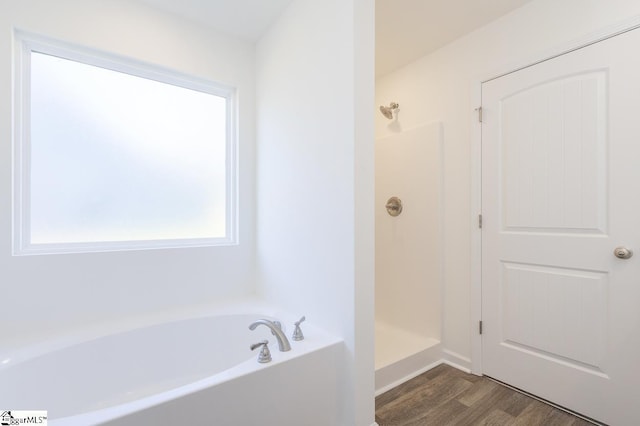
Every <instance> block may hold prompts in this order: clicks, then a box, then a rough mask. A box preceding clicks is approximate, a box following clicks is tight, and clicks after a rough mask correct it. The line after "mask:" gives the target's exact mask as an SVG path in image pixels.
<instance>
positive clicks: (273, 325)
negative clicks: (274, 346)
mask: <svg viewBox="0 0 640 426" xmlns="http://www.w3.org/2000/svg"><path fill="white" fill-rule="evenodd" d="M260 324H262V325H266V326H267V327H269V328H270V329H271V334H273V335H274V336H276V340H277V341H278V349H280V352H287V351H290V350H291V345H290V344H289V340H288V339H287V336H285V335H284V333H283V332H282V329H281V328H280V327H278V325H277V322H276V321H270V320H268V319H264V318H263V319H259V320H257V321H254V322H253V323H251V325H250V326H249V330H255V329H256V327H257V326H259V325H260Z"/></svg>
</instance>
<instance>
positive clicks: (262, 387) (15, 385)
mask: <svg viewBox="0 0 640 426" xmlns="http://www.w3.org/2000/svg"><path fill="white" fill-rule="evenodd" d="M265 317H266V318H268V316H265V315H260V314H234V315H210V316H204V317H198V318H190V319H182V320H179V321H172V322H167V323H163V324H155V325H149V326H145V327H142V328H137V329H133V330H128V331H122V332H119V333H116V334H110V335H104V336H101V337H99V338H93V339H90V340H83V341H77V342H74V343H71V344H70V343H69V342H66V343H65V344H62V345H61V344H59V343H58V344H56V343H55V342H54V343H53V344H51V345H50V348H49V350H47V349H46V348H44V349H43V348H42V347H40V348H38V349H37V350H32V351H29V350H22V351H21V352H20V353H16V354H14V355H13V357H12V356H4V355H3V358H4V359H3V360H1V361H0V384H1V386H0V404H1V405H2V406H1V407H0V409H3V410H47V411H48V419H49V424H50V425H54V426H67V425H68V426H87V425H123V426H126V425H156V424H157V425H163V424H189V425H203V426H204V425H207V426H210V425H216V426H225V425H229V426H232V425H233V426H235V425H253V424H273V425H276V424H277V425H299V424H305V425H318V426H325V425H332V424H337V417H336V416H337V415H338V410H339V409H338V405H339V401H337V400H336V395H337V394H338V392H337V390H338V389H337V386H338V364H337V357H338V356H339V351H341V350H342V349H341V347H342V343H341V341H340V340H339V339H337V338H335V337H334V336H331V335H328V334H326V333H324V332H323V331H322V330H320V329H317V328H314V327H313V326H312V325H308V324H307V323H303V326H305V327H304V328H303V330H304V334H305V340H303V341H300V342H296V341H293V340H292V339H290V342H291V351H289V352H280V351H278V345H277V343H276V341H275V338H274V336H272V335H271V333H270V331H269V329H268V328H267V327H264V326H259V327H258V328H257V329H256V330H254V331H250V330H249V328H248V326H249V324H250V323H251V322H252V321H254V320H256V319H258V318H265ZM285 324H286V322H285ZM287 328H289V330H287ZM292 329H293V327H292V326H291V325H289V327H287V326H285V331H286V334H287V335H288V336H290V335H291V331H292ZM263 339H266V340H269V342H270V344H269V347H270V349H271V353H272V357H273V360H272V361H271V362H270V363H266V364H260V363H258V362H257V356H258V352H259V349H258V350H256V351H254V352H252V351H250V349H249V345H250V344H251V343H255V342H258V341H260V340H263Z"/></svg>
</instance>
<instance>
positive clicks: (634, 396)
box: [482, 30, 640, 426]
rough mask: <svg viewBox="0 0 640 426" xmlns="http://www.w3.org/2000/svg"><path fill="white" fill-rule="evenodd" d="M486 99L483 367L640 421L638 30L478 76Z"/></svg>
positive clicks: (561, 400)
mask: <svg viewBox="0 0 640 426" xmlns="http://www.w3.org/2000/svg"><path fill="white" fill-rule="evenodd" d="M482 103H483V112H484V114H483V124H482V210H483V222H484V223H483V230H482V319H483V326H484V327H483V328H484V330H483V336H482V342H483V343H482V344H483V349H482V351H483V360H482V361H483V372H484V374H486V375H488V376H491V377H494V378H496V379H498V380H501V381H503V382H506V383H508V384H510V385H512V386H514V387H517V388H520V389H523V390H525V391H528V392H530V393H532V394H534V395H537V396H539V397H541V398H544V399H547V400H550V401H552V402H554V403H556V404H558V405H560V406H564V407H566V408H569V409H571V410H574V411H576V412H578V413H581V414H583V415H586V416H588V417H591V418H594V419H596V420H599V421H601V422H605V423H608V424H610V425H612V426H614V425H615V426H618V425H622V426H624V425H640V390H639V389H640V386H639V385H640V30H634V31H631V32H627V33H625V34H622V35H619V36H616V37H613V38H611V39H608V40H605V41H601V42H599V43H597V44H594V45H591V46H589V47H585V48H582V49H579V50H577V51H574V52H572V53H568V54H565V55H563V56H560V57H558V58H555V59H552V60H548V61H545V62H542V63H540V64H537V65H534V66H531V67H529V68H526V69H523V70H520V71H518V72H515V73H512V74H509V75H506V76H503V77H500V78H498V79H495V80H492V81H489V82H487V83H484V84H483V85H482ZM616 247H626V248H628V249H630V250H631V251H633V252H634V256H632V257H631V258H628V259H621V258H618V257H616V255H614V249H616ZM619 254H620V253H619Z"/></svg>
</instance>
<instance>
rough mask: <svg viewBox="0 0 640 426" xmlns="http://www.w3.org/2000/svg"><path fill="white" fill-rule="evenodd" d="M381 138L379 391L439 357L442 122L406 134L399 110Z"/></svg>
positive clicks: (387, 112)
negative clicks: (401, 123) (399, 116)
mask: <svg viewBox="0 0 640 426" xmlns="http://www.w3.org/2000/svg"><path fill="white" fill-rule="evenodd" d="M380 111H381V112H382V114H383V116H384V117H386V118H387V119H389V120H390V121H388V126H387V130H388V132H386V133H387V135H386V136H384V137H378V138H377V140H376V182H375V186H376V216H375V219H376V226H375V229H376V231H375V232H376V289H375V290H376V306H375V316H376V324H375V327H376V354H375V359H376V361H375V364H376V365H375V366H376V394H380V393H382V392H384V391H386V390H388V389H390V388H392V387H394V386H396V385H398V384H400V383H402V382H404V381H406V380H408V379H409V378H412V377H414V376H416V375H418V374H420V373H422V372H423V371H425V370H427V369H429V368H431V367H432V366H433V364H434V363H437V362H439V361H440V359H441V358H442V356H441V344H440V340H441V307H442V294H443V292H442V289H441V286H442V281H443V276H442V269H443V268H442V252H443V226H442V219H443V214H444V212H443V209H442V205H443V203H442V197H443V193H442V187H443V179H442V175H443V173H442V167H443V155H442V141H443V127H442V124H441V123H430V124H427V125H424V126H420V127H417V128H414V129H409V130H403V129H402V128H401V126H400V123H399V122H398V120H397V113H398V111H399V105H398V104H397V103H395V102H393V103H391V104H390V105H389V106H388V107H387V106H382V107H380Z"/></svg>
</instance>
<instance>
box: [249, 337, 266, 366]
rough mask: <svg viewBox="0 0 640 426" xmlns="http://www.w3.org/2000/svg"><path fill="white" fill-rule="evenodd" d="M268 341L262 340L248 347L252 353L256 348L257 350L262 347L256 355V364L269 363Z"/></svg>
mask: <svg viewBox="0 0 640 426" xmlns="http://www.w3.org/2000/svg"><path fill="white" fill-rule="evenodd" d="M268 345H269V341H268V340H263V341H261V342H258V343H254V344H253V345H251V346H249V348H250V349H251V350H252V351H253V350H255V349H257V348H259V347H260V346H262V350H261V351H260V354H259V355H258V362H260V363H263V364H264V363H265V362H269V361H271V352H270V351H269V346H268Z"/></svg>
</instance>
